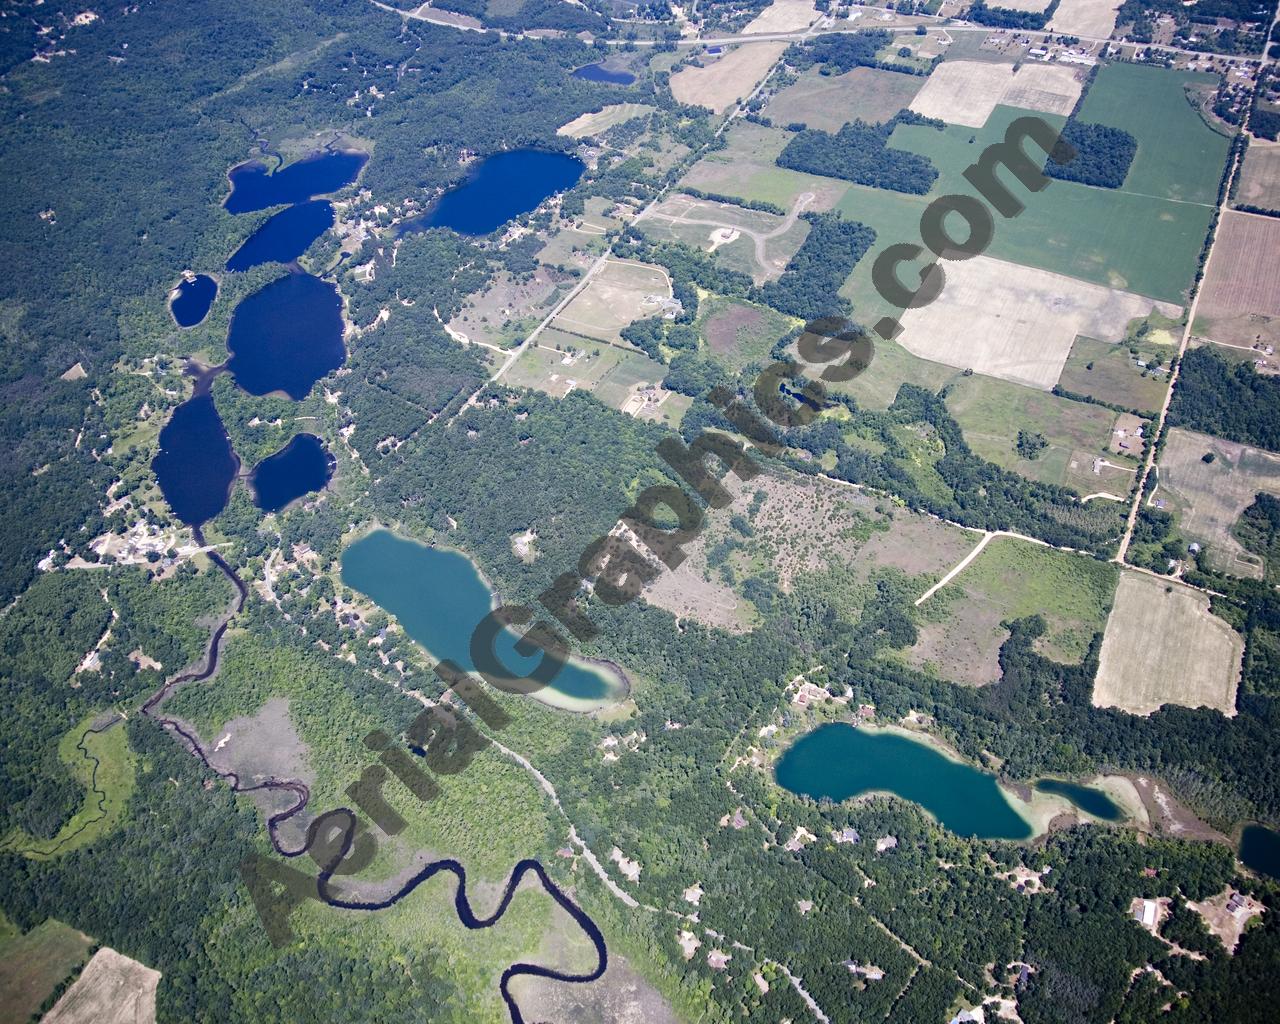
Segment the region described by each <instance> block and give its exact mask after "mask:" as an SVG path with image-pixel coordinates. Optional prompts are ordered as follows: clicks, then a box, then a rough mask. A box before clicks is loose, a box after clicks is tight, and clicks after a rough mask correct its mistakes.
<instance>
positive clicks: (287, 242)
mask: <svg viewBox="0 0 1280 1024" xmlns="http://www.w3.org/2000/svg"><path fill="white" fill-rule="evenodd" d="M331 227H333V204H332V203H330V202H329V201H328V200H327V199H313V200H311V201H310V202H307V203H299V204H298V205H297V206H290V207H289V208H288V209H285V210H281V211H280V212H279V213H277V214H276V215H275V216H274V217H272V218H271V219H270V220H268V221H267V222H266V223H265V224H263V225H262V227H260V228H258V230H257V231H255V232H254V233H253V234H252V235H250V236H249V237H248V239H247V240H246V241H245V243H244V244H243V245H242V246H240V248H239V249H237V250H236V251H235V254H234V255H233V256H232V257H231V259H229V260H227V269H228V270H230V271H242V270H248V269H249V268H250V267H256V266H258V264H260V263H290V262H292V261H293V260H296V259H297V258H298V257H299V256H301V255H302V254H303V253H304V252H306V251H307V250H308V249H309V248H311V243H312V242H314V241H315V240H316V239H317V238H319V237H320V236H321V235H323V234H324V233H325V232H326V231H328V230H329V229H330V228H331Z"/></svg>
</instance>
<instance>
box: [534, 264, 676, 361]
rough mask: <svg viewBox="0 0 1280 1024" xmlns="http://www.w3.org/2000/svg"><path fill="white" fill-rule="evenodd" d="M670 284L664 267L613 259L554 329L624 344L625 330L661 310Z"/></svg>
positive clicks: (668, 295)
mask: <svg viewBox="0 0 1280 1024" xmlns="http://www.w3.org/2000/svg"><path fill="white" fill-rule="evenodd" d="M669 298H671V282H670V280H669V279H668V278H667V273H666V271H665V270H663V269H662V268H661V267H656V266H651V265H649V264H645V263H632V262H630V261H624V260H617V259H610V260H609V262H608V263H606V264H605V265H604V267H602V268H601V269H600V271H599V272H598V273H597V274H596V275H595V277H593V278H592V279H591V281H590V282H589V283H588V284H587V286H586V288H584V289H583V290H582V291H580V292H579V293H578V294H577V295H575V296H574V297H573V301H572V302H570V303H569V305H567V306H565V308H564V309H562V310H561V311H560V312H559V314H557V316H556V318H555V320H553V321H552V324H551V326H554V327H560V328H563V329H564V330H566V331H568V332H569V333H571V334H585V335H587V336H588V337H592V338H597V339H599V340H600V341H621V340H622V334H621V332H622V329H623V328H624V327H626V326H627V325H629V324H632V323H635V321H637V320H643V319H644V318H645V317H650V316H654V315H656V314H657V313H659V312H661V310H662V300H665V299H669Z"/></svg>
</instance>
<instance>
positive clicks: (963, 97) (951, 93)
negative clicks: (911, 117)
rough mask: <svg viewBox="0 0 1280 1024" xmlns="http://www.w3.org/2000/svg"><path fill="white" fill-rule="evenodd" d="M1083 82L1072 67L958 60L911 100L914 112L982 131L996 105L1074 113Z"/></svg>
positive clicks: (940, 69) (940, 68) (935, 74)
mask: <svg viewBox="0 0 1280 1024" xmlns="http://www.w3.org/2000/svg"><path fill="white" fill-rule="evenodd" d="M1082 83H1083V79H1082V77H1081V76H1080V75H1079V73H1078V72H1076V71H1074V70H1072V69H1071V68H1069V67H1064V66H1056V65H1055V66H1051V65H1044V64H1024V65H1022V67H1021V68H1020V69H1019V70H1018V71H1017V72H1015V71H1014V70H1013V65H1012V64H993V63H987V62H985V61H968V60H955V61H947V62H946V63H944V64H941V65H939V66H938V67H937V68H936V69H935V70H934V72H933V74H931V75H930V76H929V78H928V80H927V81H926V82H925V85H924V88H923V89H921V90H920V92H919V93H918V94H917V95H916V98H915V99H914V100H912V101H911V109H912V110H914V111H915V112H916V113H917V114H923V115H924V116H926V117H937V118H941V119H942V120H943V121H946V122H947V123H948V124H962V125H967V126H968V127H970V128H981V127H982V126H983V125H984V124H986V123H987V118H989V117H990V116H991V112H992V111H993V110H995V108H996V106H997V105H1000V104H1004V105H1005V106H1011V107H1022V108H1024V109H1027V110H1043V111H1045V112H1047V113H1052V114H1069V113H1070V112H1071V108H1072V107H1073V106H1074V105H1075V102H1076V100H1077V99H1078V98H1079V96H1080V90H1081V87H1082Z"/></svg>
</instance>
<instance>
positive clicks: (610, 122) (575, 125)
mask: <svg viewBox="0 0 1280 1024" xmlns="http://www.w3.org/2000/svg"><path fill="white" fill-rule="evenodd" d="M653 110H654V108H653V107H651V106H649V105H648V104H645V103H614V104H612V105H611V106H608V107H605V108H604V109H603V110H598V111H596V112H595V113H594V114H580V115H579V116H578V117H575V118H574V119H573V120H572V121H570V122H569V123H568V124H565V125H561V126H560V127H559V128H557V129H556V134H557V135H567V136H568V137H569V138H571V139H584V138H586V137H587V136H588V135H598V134H600V133H601V132H605V131H608V130H609V129H610V128H612V127H614V125H619V124H625V123H626V122H627V121H630V120H631V119H632V118H633V117H643V116H644V115H645V114H649V113H652V112H653Z"/></svg>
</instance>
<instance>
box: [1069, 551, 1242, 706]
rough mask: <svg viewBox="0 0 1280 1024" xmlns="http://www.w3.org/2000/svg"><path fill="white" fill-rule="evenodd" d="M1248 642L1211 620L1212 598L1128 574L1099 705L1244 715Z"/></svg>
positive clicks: (1103, 660) (1106, 649) (1104, 659)
mask: <svg viewBox="0 0 1280 1024" xmlns="http://www.w3.org/2000/svg"><path fill="white" fill-rule="evenodd" d="M1243 653H1244V641H1243V640H1241V639H1240V635H1239V634H1238V633H1236V631H1235V630H1233V629H1232V628H1231V627H1230V626H1228V625H1227V624H1226V623H1225V622H1223V621H1222V620H1221V619H1219V618H1218V617H1216V616H1215V615H1212V614H1210V612H1209V598H1208V597H1206V596H1205V595H1204V594H1201V593H1199V592H1198V591H1195V590H1191V589H1190V588H1188V587H1184V586H1181V585H1180V584H1178V583H1175V582H1173V581H1171V580H1170V581H1166V580H1164V579H1161V578H1159V577H1155V576H1148V575H1147V574H1146V573H1140V572H1133V571H1127V572H1124V573H1123V574H1122V575H1121V577H1120V586H1119V587H1118V588H1117V590H1116V599H1115V605H1114V607H1112V609H1111V616H1110V618H1108V619H1107V631H1106V633H1105V635H1104V636H1103V639H1102V653H1101V655H1100V657H1099V661H1098V675H1097V678H1096V679H1095V680H1094V683H1093V705H1094V707H1100V708H1120V709H1121V710H1122V711H1128V712H1130V713H1132V714H1135V715H1149V714H1151V713H1152V712H1153V711H1156V710H1158V709H1159V708H1160V707H1162V706H1163V705H1165V704H1178V705H1181V706H1182V707H1188V708H1197V707H1210V708H1216V709H1217V710H1218V711H1221V712H1222V713H1223V714H1225V715H1227V716H1232V715H1234V714H1235V713H1236V685H1237V683H1238V682H1239V680H1240V659H1241V656H1242V655H1243Z"/></svg>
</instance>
